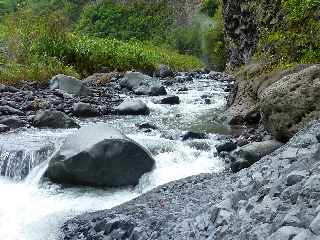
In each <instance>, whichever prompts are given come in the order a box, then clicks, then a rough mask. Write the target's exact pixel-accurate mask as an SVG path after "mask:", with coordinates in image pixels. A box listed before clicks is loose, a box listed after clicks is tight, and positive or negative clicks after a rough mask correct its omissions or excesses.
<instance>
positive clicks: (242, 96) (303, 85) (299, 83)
mask: <svg viewBox="0 0 320 240" xmlns="http://www.w3.org/2000/svg"><path fill="white" fill-rule="evenodd" d="M223 3H224V6H223V7H224V21H225V43H226V49H227V56H228V60H227V70H235V72H237V76H236V77H237V82H238V85H237V86H238V88H237V92H235V93H234V94H233V96H235V97H234V98H233V99H232V100H231V101H230V102H231V103H232V104H231V107H230V108H229V113H230V115H231V121H230V123H231V124H233V125H242V124H246V125H256V124H261V123H263V125H264V126H265V127H266V128H267V130H269V131H270V132H271V133H272V134H273V135H274V136H275V137H276V138H277V139H278V140H281V141H284V142H285V141H288V140H289V139H290V137H292V136H293V134H295V133H296V132H297V131H299V129H301V127H303V126H304V125H305V124H306V123H307V122H308V121H310V120H313V119H318V118H319V116H320V108H319V107H318V102H319V99H320V96H319V94H318V92H319V86H320V65H319V63H320V45H319V42H320V34H319V33H320V17H319V16H320V3H319V1H317V0H312V1H308V2H307V1H305V2H304V1H301V2H299V1H296V2H294V1H289V0H288V1H281V0H239V1H233V0H224V1H223ZM253 55H255V56H254V57H252V56H253ZM299 63H303V64H299ZM305 63H307V64H305ZM317 63H318V64H317ZM240 66H241V68H239V67H240ZM288 66H291V68H288Z"/></svg>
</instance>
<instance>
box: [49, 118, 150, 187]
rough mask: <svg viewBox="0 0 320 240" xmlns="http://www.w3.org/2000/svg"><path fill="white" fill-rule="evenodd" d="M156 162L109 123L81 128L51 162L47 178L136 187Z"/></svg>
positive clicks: (109, 185) (67, 140) (64, 182)
mask: <svg viewBox="0 0 320 240" xmlns="http://www.w3.org/2000/svg"><path fill="white" fill-rule="evenodd" d="M153 166H154V159H153V158H152V156H151V155H150V153H149V152H148V151H147V150H146V149H145V148H143V147H142V146H141V145H139V144H138V143H136V142H134V141H133V140H131V139H129V138H127V137H126V136H125V135H123V134H122V133H121V132H119V131H118V130H116V129H113V128H109V127H108V126H107V125H106V124H96V125H93V126H90V127H84V128H81V129H80V130H79V131H78V132H76V133H75V134H73V135H71V136H69V137H67V139H66V140H65V142H64V144H63V145H62V147H61V148H60V150H59V151H58V152H57V153H56V154H55V155H54V156H53V157H52V158H51V159H50V162H49V166H48V170H47V174H46V175H47V177H48V178H49V179H50V180H52V181H53V182H56V183H62V184H75V185H88V186H99V187H121V186H129V185H136V184H138V182H139V178H140V177H141V176H142V175H143V174H145V173H146V172H149V171H151V170H152V168H153Z"/></svg>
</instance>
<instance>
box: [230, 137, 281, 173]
mask: <svg viewBox="0 0 320 240" xmlns="http://www.w3.org/2000/svg"><path fill="white" fill-rule="evenodd" d="M281 146H283V143H281V142H278V141H276V140H268V141H263V142H254V143H250V144H247V145H245V146H243V147H241V148H239V149H237V150H236V151H234V152H232V154H231V157H233V158H234V159H236V160H235V161H234V162H233V163H232V164H231V170H232V171H233V172H238V171H240V170H241V169H243V168H247V167H249V166H251V165H252V164H253V163H255V162H257V161H259V160H260V159H261V158H263V157H264V156H266V155H268V154H270V153H272V152H274V151H275V150H277V149H278V148H280V147H281Z"/></svg>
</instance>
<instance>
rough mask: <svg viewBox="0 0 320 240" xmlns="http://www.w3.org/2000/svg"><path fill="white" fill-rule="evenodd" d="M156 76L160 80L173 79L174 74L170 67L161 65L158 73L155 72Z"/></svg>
mask: <svg viewBox="0 0 320 240" xmlns="http://www.w3.org/2000/svg"><path fill="white" fill-rule="evenodd" d="M155 76H156V77H160V78H167V77H173V76H174V73H173V71H172V70H171V68H170V67H169V66H167V65H164V64H160V65H159V67H158V69H157V71H156V72H155Z"/></svg>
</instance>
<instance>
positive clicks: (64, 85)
mask: <svg viewBox="0 0 320 240" xmlns="http://www.w3.org/2000/svg"><path fill="white" fill-rule="evenodd" d="M49 84H50V90H51V91H53V90H55V89H60V90H62V91H64V92H66V93H68V94H73V95H76V96H87V95H88V94H89V89H88V88H87V86H86V85H85V83H84V82H82V81H80V80H78V79H76V78H74V77H71V76H66V75H63V74H59V75H56V76H54V77H53V78H52V79H51V80H50V83H49Z"/></svg>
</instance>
